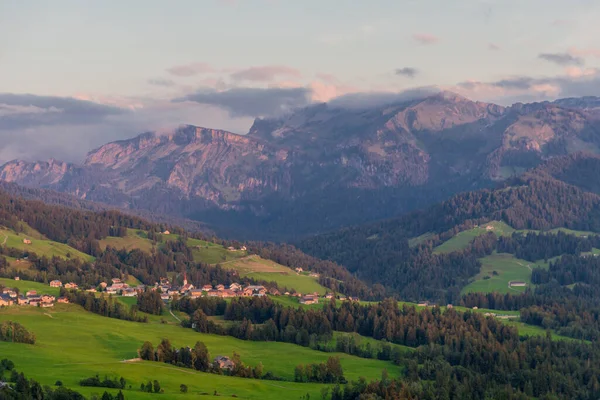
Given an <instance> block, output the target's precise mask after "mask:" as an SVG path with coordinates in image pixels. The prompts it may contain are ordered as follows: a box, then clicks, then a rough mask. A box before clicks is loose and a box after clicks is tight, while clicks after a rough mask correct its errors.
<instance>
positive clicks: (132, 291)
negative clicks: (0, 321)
mask: <svg viewBox="0 0 600 400" xmlns="http://www.w3.org/2000/svg"><path fill="white" fill-rule="evenodd" d="M14 279H15V280H19V277H15V278H14ZM49 286H50V287H52V288H61V287H62V288H65V289H70V290H79V286H78V285H77V284H76V283H73V282H68V283H64V284H63V282H61V281H60V280H53V281H51V282H50V283H49ZM145 290H152V291H159V293H160V297H161V299H162V300H163V301H164V302H169V301H171V300H173V298H175V297H183V296H187V297H189V298H191V299H197V298H200V297H218V298H232V297H261V296H266V295H271V296H282V295H283V296H290V297H296V298H298V302H299V303H300V304H304V305H311V304H318V303H319V299H325V300H330V299H333V298H335V299H337V300H340V301H359V299H358V298H356V297H346V296H343V295H340V294H338V295H335V294H334V293H331V292H328V293H326V294H325V295H323V296H320V295H319V294H318V293H316V292H314V293H306V294H302V293H298V292H292V293H290V292H284V293H280V291H279V290H278V289H277V288H275V287H272V288H266V287H265V286H262V285H246V286H245V287H244V286H242V285H241V284H239V283H231V284H230V285H227V286H226V285H223V284H217V285H216V286H213V285H210V284H207V285H203V286H202V287H198V288H196V287H195V286H194V285H193V284H191V283H189V282H188V280H187V276H186V275H185V274H184V278H183V285H182V286H177V285H173V284H172V283H171V282H170V281H169V279H168V278H161V279H160V282H156V283H155V284H154V286H150V287H148V286H146V285H137V286H130V285H129V284H127V283H125V282H123V281H122V280H121V279H120V278H113V279H111V283H110V285H109V284H108V283H106V282H101V283H100V284H99V285H98V287H97V288H91V289H85V291H87V292H94V293H96V292H97V293H104V294H107V295H114V296H123V297H135V296H137V295H138V293H142V292H144V291H145ZM55 302H57V303H68V302H69V300H68V299H67V298H66V297H58V298H55V296H52V295H49V294H40V293H37V292H36V291H34V290H31V291H28V292H26V293H25V294H22V293H19V291H18V290H17V289H12V288H3V289H2V293H0V307H2V306H12V305H19V306H21V305H28V306H34V307H53V306H54V303H55Z"/></svg>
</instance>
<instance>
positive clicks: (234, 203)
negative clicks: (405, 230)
mask: <svg viewBox="0 0 600 400" xmlns="http://www.w3.org/2000/svg"><path fill="white" fill-rule="evenodd" d="M598 104H600V100H598V99H595V98H585V99H580V100H576V99H566V100H564V101H556V102H554V103H548V102H546V103H534V104H515V105H514V106H511V107H501V106H498V105H494V104H487V103H480V102H473V101H470V100H468V99H466V98H464V97H461V96H458V95H455V94H453V93H447V92H445V93H440V94H437V95H434V96H430V97H427V98H422V99H415V100H411V101H405V102H402V103H397V104H388V105H385V106H379V107H371V108H365V109H356V108H352V109H350V108H341V107H334V106H331V105H328V104H318V105H314V106H310V107H307V108H305V109H302V110H298V111H297V112H295V113H293V114H291V115H289V116H287V117H285V118H281V119H258V120H256V121H255V123H254V125H253V126H252V128H251V129H250V132H249V134H248V135H236V134H233V133H230V132H225V131H220V130H214V129H205V128H198V127H193V126H184V127H181V128H180V129H178V130H176V131H174V132H171V133H168V134H160V135H159V134H155V133H145V134H142V135H140V136H138V137H136V138H134V139H131V140H124V141H118V142H113V143H109V144H106V145H104V146H102V147H100V148H98V149H96V150H94V151H92V152H90V153H89V154H88V156H87V158H86V160H85V162H84V163H83V164H82V165H72V164H66V163H62V162H60V161H56V160H50V161H47V162H37V163H27V162H22V161H13V162H10V163H7V164H6V165H4V166H3V167H2V168H0V179H2V180H6V181H10V182H16V183H19V184H23V185H28V186H34V187H42V188H50V189H55V190H59V191H63V192H68V193H71V194H75V195H77V196H78V197H80V198H86V199H88V200H96V201H103V202H108V203H113V204H117V205H119V206H125V207H130V208H139V209H146V210H151V211H153V212H160V213H169V214H174V215H176V216H184V217H193V218H201V219H203V220H207V221H209V222H213V223H215V224H218V225H219V226H221V227H223V226H225V227H229V228H235V229H236V233H238V234H239V235H243V234H246V233H248V232H251V233H252V235H253V236H256V234H255V233H256V232H261V233H264V232H267V231H269V232H271V233H272V234H273V236H274V237H281V236H282V234H283V235H285V234H303V233H308V232H314V231H319V230H323V229H331V228H334V227H337V226H340V225H345V224H352V223H358V222H364V221H368V220H370V219H374V218H385V217H389V216H391V215H395V214H398V213H402V212H405V211H407V210H410V209H413V208H416V207H420V206H423V205H424V204H426V203H427V202H434V201H437V200H441V199H444V198H446V197H448V196H450V195H451V194H454V193H456V192H458V191H464V190H470V189H475V188H478V187H483V186H489V185H493V184H494V181H498V180H503V179H506V178H508V177H510V176H512V175H514V174H518V173H520V172H522V171H524V170H525V169H527V168H530V167H534V166H536V165H537V164H539V163H540V162H541V161H543V160H545V159H548V158H550V157H553V156H555V155H560V154H568V153H573V152H576V151H580V150H587V151H591V152H598V153H600V151H599V150H598V149H599V147H598V146H599V145H600V123H599V119H598V116H597V114H596V109H597V105H598ZM241 229H244V231H242V230H241ZM239 235H238V236H239ZM259 236H260V235H259Z"/></svg>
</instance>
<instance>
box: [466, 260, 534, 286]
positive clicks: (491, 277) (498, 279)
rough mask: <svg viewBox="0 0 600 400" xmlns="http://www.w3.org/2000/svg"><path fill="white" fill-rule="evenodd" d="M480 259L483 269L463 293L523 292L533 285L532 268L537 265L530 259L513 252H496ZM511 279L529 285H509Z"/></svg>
mask: <svg viewBox="0 0 600 400" xmlns="http://www.w3.org/2000/svg"><path fill="white" fill-rule="evenodd" d="M480 261H481V264H482V265H481V271H480V272H479V274H477V275H475V277H474V278H473V282H471V283H470V284H468V285H467V286H465V287H464V288H463V290H462V292H463V293H471V292H483V293H489V292H498V293H522V292H524V291H525V290H526V289H527V287H529V286H530V285H531V269H532V268H534V267H536V266H537V265H536V264H535V263H532V262H530V261H525V260H520V259H518V258H515V256H513V255H512V254H496V253H494V254H492V255H489V256H487V257H484V258H481V259H480ZM510 281H523V282H526V283H527V286H526V287H509V286H508V282H510Z"/></svg>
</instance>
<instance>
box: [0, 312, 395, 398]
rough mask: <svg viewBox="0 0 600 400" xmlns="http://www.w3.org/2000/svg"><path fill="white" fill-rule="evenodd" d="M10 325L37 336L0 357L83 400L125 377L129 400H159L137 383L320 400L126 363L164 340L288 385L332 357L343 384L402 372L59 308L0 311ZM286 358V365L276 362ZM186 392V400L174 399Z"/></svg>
mask: <svg viewBox="0 0 600 400" xmlns="http://www.w3.org/2000/svg"><path fill="white" fill-rule="evenodd" d="M4 320H13V321H17V322H19V323H21V324H23V325H24V326H25V327H27V328H28V329H30V330H31V331H33V332H34V333H35V334H36V337H37V342H36V344H35V345H33V346H31V345H24V344H16V343H4V342H2V343H0V353H1V354H2V357H3V358H4V357H6V358H9V359H11V360H13V361H14V362H15V364H16V366H17V368H18V369H20V370H21V371H24V372H25V373H26V374H27V375H28V376H30V377H32V378H35V379H37V380H39V381H40V382H41V383H43V384H48V385H52V384H54V382H55V381H56V380H61V381H63V383H64V384H65V386H68V387H71V388H73V389H76V390H78V391H80V392H81V393H83V394H85V395H90V394H91V393H102V392H103V391H104V389H99V388H84V387H79V386H78V384H77V382H78V381H79V380H80V379H82V378H85V377H89V376H92V375H94V374H100V375H101V376H103V375H105V374H108V375H118V376H123V377H124V378H125V379H126V380H127V382H128V385H131V387H132V389H130V390H126V391H124V394H125V398H127V399H150V398H154V396H156V395H151V394H146V393H142V392H140V391H139V386H140V384H141V383H143V382H144V383H145V382H147V381H148V380H153V379H158V380H159V381H160V384H161V387H162V388H164V390H165V394H166V395H167V396H165V398H179V397H181V398H184V397H187V398H190V397H192V398H195V397H197V396H194V394H196V395H198V394H199V393H202V392H205V393H210V394H212V393H213V392H214V390H217V391H218V393H219V394H221V395H222V396H226V397H229V396H232V395H236V396H238V397H240V398H246V399H267V400H268V399H282V398H300V396H302V395H304V394H306V393H309V394H310V396H311V398H318V396H319V392H320V389H321V388H322V387H324V385H319V384H297V383H293V382H289V381H282V382H274V381H260V380H251V379H241V378H231V377H223V376H217V375H211V374H204V373H200V372H196V371H192V370H189V369H182V368H177V367H175V366H172V365H167V364H162V363H152V362H123V361H124V360H129V359H133V358H135V357H137V354H136V350H137V349H138V348H139V347H140V346H141V344H142V343H143V342H144V341H146V340H149V341H151V342H152V343H153V344H154V345H156V344H158V342H159V341H160V340H161V339H162V338H169V339H170V340H171V342H172V343H173V344H174V345H175V346H178V347H181V346H187V345H190V346H193V345H194V343H196V341H198V340H200V341H203V342H204V343H205V344H206V345H207V347H208V349H209V351H210V353H211V355H212V357H214V356H216V355H231V354H232V353H233V352H234V351H235V352H237V353H238V354H240V356H241V358H242V360H243V361H244V362H245V363H247V364H249V365H256V364H258V363H259V362H262V363H263V365H264V370H265V372H267V371H271V372H272V373H274V374H275V375H277V376H280V377H283V378H285V379H287V380H291V379H293V374H294V367H295V366H296V365H297V364H300V363H315V362H324V361H325V360H326V359H327V357H329V356H331V355H339V356H340V358H341V359H342V366H343V368H344V374H345V376H346V377H347V378H348V379H350V380H353V379H358V378H359V377H360V376H364V377H366V378H368V379H376V378H379V377H380V376H381V371H382V370H383V369H384V368H385V369H387V370H388V372H389V373H390V375H391V376H398V375H399V374H401V368H400V367H398V366H395V365H393V364H392V363H390V362H384V361H379V360H368V359H361V358H358V357H353V356H349V355H346V354H337V353H322V352H318V351H314V350H310V349H308V348H304V347H300V346H296V345H293V344H287V343H265V342H251V341H243V340H238V339H234V338H231V337H223V336H216V335H207V334H199V333H196V332H193V331H192V330H190V329H185V328H181V327H179V326H174V325H170V324H160V323H148V324H141V323H135V322H128V321H121V320H115V319H109V318H105V317H100V316H98V315H95V314H91V313H88V312H85V311H83V310H82V308H81V307H79V306H76V305H72V304H58V305H56V306H55V307H54V309H38V308H24V307H10V308H4V309H1V310H0V321H4ZM282 354H285V355H286V356H285V357H281V355H282ZM182 383H184V384H186V385H188V387H189V388H190V393H188V394H186V395H182V394H180V393H179V385H180V384H182Z"/></svg>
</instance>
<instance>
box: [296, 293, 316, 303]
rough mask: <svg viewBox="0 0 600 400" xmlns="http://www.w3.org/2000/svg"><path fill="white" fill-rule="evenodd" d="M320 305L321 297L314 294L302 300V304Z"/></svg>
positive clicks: (303, 297)
mask: <svg viewBox="0 0 600 400" xmlns="http://www.w3.org/2000/svg"><path fill="white" fill-rule="evenodd" d="M317 303H319V297H318V296H315V295H313V294H307V295H306V296H302V297H301V298H300V304H317Z"/></svg>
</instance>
